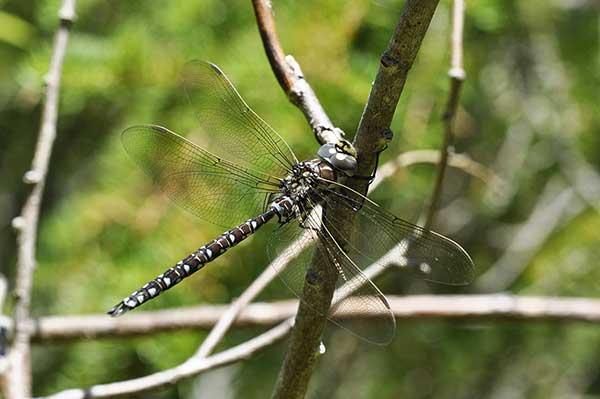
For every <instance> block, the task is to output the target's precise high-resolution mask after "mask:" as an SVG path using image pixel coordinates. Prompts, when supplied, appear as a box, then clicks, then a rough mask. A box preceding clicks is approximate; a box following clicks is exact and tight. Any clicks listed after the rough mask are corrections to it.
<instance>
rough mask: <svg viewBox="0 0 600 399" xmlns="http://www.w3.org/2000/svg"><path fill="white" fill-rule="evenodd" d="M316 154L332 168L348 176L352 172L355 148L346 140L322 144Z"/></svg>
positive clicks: (354, 164) (354, 163) (354, 165)
mask: <svg viewBox="0 0 600 399" xmlns="http://www.w3.org/2000/svg"><path fill="white" fill-rule="evenodd" d="M317 154H318V155H319V157H320V158H321V159H322V160H323V161H325V162H327V163H328V164H329V165H331V166H332V167H333V168H334V169H336V170H339V171H341V172H343V173H345V174H347V175H350V176H351V175H353V174H354V170H355V169H356V150H355V149H354V147H352V144H350V143H349V142H348V141H346V140H342V141H338V142H337V143H327V144H323V145H322V146H321V148H319V151H317Z"/></svg>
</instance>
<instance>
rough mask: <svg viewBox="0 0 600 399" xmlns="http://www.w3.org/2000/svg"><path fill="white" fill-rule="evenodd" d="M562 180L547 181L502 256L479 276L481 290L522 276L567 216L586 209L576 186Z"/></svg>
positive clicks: (497, 287)
mask: <svg viewBox="0 0 600 399" xmlns="http://www.w3.org/2000/svg"><path fill="white" fill-rule="evenodd" d="M561 180H562V179H560V178H554V179H551V180H550V181H549V182H548V183H546V186H545V188H544V190H543V192H542V193H541V194H540V196H539V198H538V201H537V203H536V204H535V207H534V209H533V210H532V211H531V214H530V216H529V219H528V220H527V221H525V222H524V223H523V224H522V225H521V226H519V227H518V229H517V230H516V232H514V233H512V234H511V235H510V236H511V240H510V243H509V244H508V246H507V247H506V250H505V251H504V253H503V254H502V256H501V257H500V259H498V260H497V261H496V263H494V265H492V267H490V268H489V269H488V270H487V271H486V272H485V273H484V274H482V275H481V276H480V277H479V278H478V279H477V284H476V285H477V289H478V290H479V291H483V292H495V291H500V290H505V289H507V288H508V287H509V286H510V285H511V284H512V283H514V282H515V281H516V280H517V279H518V278H519V276H521V274H522V273H523V271H524V270H525V268H526V267H527V265H528V264H529V261H530V259H531V258H532V257H533V255H535V254H536V253H537V252H538V251H539V249H540V248H541V247H542V245H543V244H544V243H545V242H546V241H547V240H548V237H550V234H552V232H554V231H555V230H556V229H557V228H558V226H559V225H560V223H561V222H564V219H565V217H573V215H576V214H577V213H579V212H580V211H582V210H583V209H585V207H584V206H583V204H582V203H581V201H579V200H577V197H576V196H575V191H574V190H573V188H571V187H566V188H565V187H564V186H565V185H564V183H562V182H561Z"/></svg>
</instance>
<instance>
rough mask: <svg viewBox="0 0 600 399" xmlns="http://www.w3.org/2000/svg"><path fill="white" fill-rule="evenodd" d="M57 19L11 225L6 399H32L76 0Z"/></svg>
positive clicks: (67, 0)
mask: <svg viewBox="0 0 600 399" xmlns="http://www.w3.org/2000/svg"><path fill="white" fill-rule="evenodd" d="M58 16H59V18H60V26H59V28H58V31H57V32H56V35H55V38H54V48H53V52H52V59H51V60H50V68H49V72H48V75H47V76H46V82H45V83H46V95H45V104H44V108H43V111H42V120H41V126H40V130H39V135H38V142H37V145H36V149H35V154H34V157H33V161H32V166H31V169H30V170H29V171H28V172H26V173H25V175H24V177H23V180H24V182H25V183H26V184H30V185H31V191H30V193H29V195H28V197H27V199H26V201H25V204H24V205H23V209H22V211H21V215H20V216H18V217H16V218H15V219H14V220H13V223H12V224H13V227H14V228H15V230H16V232H17V277H16V281H15V296H16V301H15V338H14V342H13V344H12V346H11V348H10V353H9V355H8V363H9V364H8V368H7V370H6V372H7V374H6V375H5V382H6V384H5V394H6V397H7V398H25V397H30V396H31V359H30V355H31V354H30V352H31V348H30V338H31V332H30V330H29V329H28V327H27V326H28V321H29V308H30V304H31V287H32V282H33V272H34V270H35V266H36V259H35V258H36V255H35V249H36V241H37V230H38V221H39V214H40V206H41V202H42V196H43V192H44V185H45V181H46V175H47V172H48V165H49V162H50V154H51V153H52V145H53V143H54V139H55V137H56V121H57V118H58V95H59V88H60V78H61V72H62V65H63V59H64V56H65V51H66V47H67V40H68V35H69V29H70V27H71V24H72V23H73V21H74V19H75V0H63V3H62V5H61V8H60V10H59V12H58Z"/></svg>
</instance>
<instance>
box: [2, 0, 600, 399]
mask: <svg viewBox="0 0 600 399" xmlns="http://www.w3.org/2000/svg"><path fill="white" fill-rule="evenodd" d="M274 3H275V4H274V7H275V10H276V21H277V23H278V29H279V33H280V36H281V40H282V43H283V45H284V48H285V49H286V51H288V52H289V53H291V54H293V55H294V56H295V57H296V59H297V60H298V61H299V62H300V64H301V65H302V67H303V70H304V73H305V75H306V76H307V78H308V79H309V81H310V83H311V84H312V85H313V87H314V89H315V91H316V92H317V93H318V95H319V98H320V99H321V101H322V103H323V105H324V107H325V109H326V110H327V111H328V113H329V115H330V116H331V117H332V119H333V120H334V122H335V123H336V124H337V125H338V126H340V127H341V128H343V129H344V130H345V131H346V132H348V134H349V135H350V136H352V135H353V132H354V129H355V128H356V126H357V124H358V121H359V118H360V115H361V111H362V108H363V106H364V104H365V101H366V99H367V96H368V93H369V89H370V82H371V81H372V79H373V77H374V75H375V72H376V70H377V67H378V59H379V55H380V54H381V53H382V51H383V49H384V48H385V46H386V44H387V40H388V38H389V36H390V34H391V32H392V30H393V28H394V26H395V23H396V21H397V18H398V16H399V14H400V9H401V2H397V1H394V0H371V1H343V0H329V1H316V0H306V1H302V2H300V1H292V0H282V1H276V2H274ZM59 6H60V1H59V0H0V7H1V8H0V76H2V79H1V80H0V270H1V271H2V272H3V273H4V274H5V275H7V276H8V277H9V279H10V281H13V278H14V255H15V250H14V236H13V234H12V232H11V230H10V220H11V218H12V217H14V216H15V215H17V214H18V211H19V207H20V205H21V203H22V201H23V198H24V195H25V191H24V187H23V185H22V183H21V180H20V179H21V176H22V174H23V173H24V171H26V170H27V168H28V166H29V164H30V161H31V156H32V152H33V148H34V143H35V139H36V134H37V130H38V126H39V120H40V110H41V96H42V91H43V87H42V82H43V78H44V74H45V73H46V72H47V70H48V64H49V59H50V54H51V49H52V35H53V33H54V32H55V30H56V27H57V23H58V21H57V17H56V13H57V10H58V9H59ZM449 7H450V3H449V2H446V1H444V2H442V3H441V4H440V6H439V8H438V11H437V13H436V16H435V18H434V21H433V23H432V25H431V27H430V30H429V32H428V33H427V36H426V39H425V42H424V44H423V47H422V49H421V51H420V54H419V57H418V60H417V63H416V65H415V66H414V68H413V70H412V71H411V74H410V77H409V82H408V84H407V86H406V88H405V91H404V94H403V96H402V99H401V101H400V105H399V107H398V110H397V112H396V117H395V121H394V124H393V126H392V128H393V130H394V132H395V138H394V140H393V142H392V143H391V145H390V147H389V149H388V150H387V151H386V152H385V153H384V154H383V156H382V163H385V161H387V160H389V159H391V158H393V157H395V156H397V155H398V154H400V153H401V152H403V151H407V150H414V149H426V148H437V146H438V145H439V144H440V142H441V130H442V125H441V122H440V118H441V114H442V111H443V107H444V102H445V98H446V93H447V90H448V79H447V75H446V72H447V69H448V63H449V61H448V58H449V28H450V27H449V11H450V10H449ZM77 14H78V19H77V21H76V24H75V25H74V26H73V29H72V32H71V35H70V41H69V46H68V52H67V56H66V59H65V64H64V71H63V77H62V86H61V97H60V116H59V121H58V132H59V134H58V138H57V141H56V145H55V150H54V153H53V157H52V164H51V169H50V175H49V181H48V185H47V188H46V195H45V198H44V206H43V213H42V220H41V226H40V238H39V245H38V248H39V250H38V260H39V267H38V269H37V272H36V275H35V286H34V297H33V309H32V312H33V315H34V316H42V315H50V314H83V313H100V312H103V311H105V310H107V309H108V308H109V307H110V306H112V305H113V304H114V303H115V302H116V301H118V300H119V299H120V298H121V297H123V296H124V295H126V294H128V293H129V292H130V291H131V290H133V289H135V288H138V286H139V285H140V284H141V283H144V282H145V281H147V280H148V279H150V278H153V277H154V276H155V275H156V274H158V273H160V272H162V270H163V269H164V268H166V267H168V266H170V265H171V264H173V263H174V262H176V261H177V260H179V258H181V257H182V256H184V255H186V254H188V253H189V252H190V251H191V250H193V249H195V248H197V247H198V246H199V245H201V244H202V243H204V242H206V241H209V240H211V239H212V238H213V236H214V235H215V234H218V233H220V232H221V231H220V229H219V228H216V227H213V226H211V225H209V224H208V223H205V222H203V221H199V220H197V219H195V218H193V217H191V216H190V215H188V214H186V213H185V212H184V211H182V210H180V209H177V208H176V207H175V206H173V205H172V204H171V203H170V202H169V201H168V200H167V199H165V197H164V196H163V195H162V194H161V193H160V192H159V191H157V189H156V188H155V187H153V186H151V184H150V182H149V181H148V179H147V178H146V177H145V175H144V174H143V173H141V172H140V171H139V170H138V169H136V167H135V166H134V164H133V162H132V161H131V160H129V159H128V158H127V157H126V155H125V152H124V151H123V149H122V147H121V145H120V142H119V133H120V132H121V131H122V130H123V129H124V128H125V127H127V126H129V125H132V124H135V123H157V124H161V125H164V126H168V127H170V128H171V129H173V130H175V131H178V132H180V133H181V134H184V135H186V134H187V133H188V132H189V131H190V130H191V129H192V126H193V124H194V120H193V117H194V116H193V113H192V111H191V110H190V109H189V107H188V106H187V104H186V103H185V100H184V98H183V96H182V94H181V93H180V91H179V89H178V85H177V81H178V80H177V74H178V70H179V68H180V67H181V66H182V65H183V64H184V63H185V62H187V61H189V60H190V59H206V60H210V61H212V62H215V63H217V64H218V65H219V66H220V67H221V68H222V69H223V70H224V71H225V72H226V73H227V75H228V76H229V77H230V79H231V80H232V81H233V82H234V84H235V85H236V87H237V88H238V90H239V91H240V92H241V93H242V95H243V96H244V98H245V99H246V101H247V102H248V103H249V104H250V105H251V106H252V107H253V108H254V110H255V111H256V112H257V113H258V114H259V115H261V116H262V117H263V118H264V119H265V120H266V121H268V122H269V123H270V124H271V125H272V126H273V127H274V128H275V129H276V130H277V131H279V132H280V133H281V134H282V135H283V136H284V137H285V139H286V140H287V141H288V142H289V143H290V146H291V147H292V148H293V149H294V151H295V152H296V153H297V154H298V155H299V157H300V158H307V157H310V156H311V155H312V154H314V153H315V151H316V149H317V148H318V145H317V143H316V142H315V140H314V138H313V137H312V134H311V132H310V131H309V129H308V128H307V125H306V123H305V122H304V120H303V117H302V115H301V114H300V113H299V112H298V111H297V110H296V109H295V108H294V107H293V106H292V105H291V104H290V103H288V101H287V100H286V98H285V96H284V94H283V93H282V91H281V89H280V88H279V86H278V85H277V82H276V80H275V78H274V76H273V74H272V73H271V71H270V68H269V65H268V62H267V60H266V58H265V56H264V52H263V49H262V44H261V42H260V39H259V35H258V32H257V29H256V26H255V20H254V14H253V10H252V7H251V4H250V2H249V1H247V0H246V1H242V0H228V1H225V2H224V1H217V0H202V1H139V0H131V1H116V0H102V1H100V0H79V1H78V2H77ZM599 38H600V17H599V16H598V6H597V4H596V3H595V2H594V1H592V0H587V1H586V0H583V1H572V2H559V1H554V2H545V1H538V0H534V1H515V0H509V1H500V0H481V1H477V2H475V1H473V2H468V11H467V16H466V27H465V43H464V46H465V69H466V71H467V80H466V83H465V85H464V90H463V93H462V97H461V109H460V113H459V116H458V121H457V130H458V137H457V139H456V143H455V145H456V151H457V152H466V153H468V154H470V155H471V157H472V158H473V159H475V160H477V161H479V162H481V163H482V164H484V165H487V166H490V167H493V168H494V169H495V170H496V171H497V172H498V173H500V174H501V175H502V176H504V177H505V178H506V183H507V184H506V186H504V187H502V188H501V189H500V190H499V189H495V190H494V189H492V188H490V187H489V186H488V185H486V183H485V182H482V181H481V180H477V179H474V178H470V177H468V176H466V175H465V174H464V173H462V172H457V171H456V170H452V171H451V172H450V174H449V177H448V180H447V182H446V190H445V191H446V194H445V196H444V198H443V202H444V204H445V205H448V206H449V207H448V208H447V209H446V211H443V212H442V213H440V216H439V217H438V224H437V229H438V230H440V231H441V232H443V233H447V234H450V235H451V236H452V237H453V238H455V239H456V240H457V241H459V242H460V243H461V244H463V246H464V247H465V248H467V250H468V251H469V252H470V253H471V254H472V256H473V258H474V260H475V263H476V265H477V268H478V272H479V273H483V272H485V270H486V269H488V268H489V267H491V266H492V265H493V264H494V263H495V262H496V261H497V260H498V259H499V258H500V257H501V256H502V255H503V254H504V253H505V251H506V248H507V246H508V243H509V242H510V238H511V237H513V236H514V234H515V232H516V231H517V230H518V229H519V227H520V226H521V224H522V223H523V222H524V221H526V220H527V219H528V218H529V217H530V215H531V213H532V211H533V210H534V208H535V206H536V205H537V204H538V202H539V201H540V196H541V193H547V194H548V193H549V195H546V196H545V197H544V198H553V197H558V196H559V195H563V194H564V191H563V190H571V191H569V193H570V196H567V197H566V198H567V201H566V203H567V204H569V205H568V206H566V207H565V210H564V213H561V222H560V223H559V224H558V227H557V228H556V229H555V230H554V231H553V232H552V234H551V235H550V236H549V237H548V238H547V240H545V241H544V243H543V245H541V246H540V247H536V248H535V250H534V251H533V253H531V254H529V255H530V256H529V255H528V254H527V250H526V249H520V250H517V251H516V252H514V253H511V256H514V259H515V262H516V263H518V262H520V260H519V259H521V258H518V257H519V256H524V258H522V259H523V260H522V263H523V264H524V266H526V267H525V268H524V270H523V272H522V273H521V274H519V276H518V278H517V279H516V280H515V281H514V282H512V283H511V284H510V285H509V286H508V287H502V289H506V290H509V291H511V292H514V293H519V294H529V295H577V296H592V297H593V296H597V295H598V293H599V292H600V285H599V284H600V283H599V281H600V268H599V266H600V265H599V264H598V259H600V249H599V246H598V231H599V229H600V220H599V217H598V214H597V213H596V211H595V210H594V206H596V207H597V206H598V198H599V197H598V195H597V192H596V194H594V193H593V192H592V194H594V195H595V196H594V195H592V198H593V199H595V202H594V200H592V201H590V200H589V198H588V201H584V200H583V199H582V197H581V195H580V193H578V192H575V191H573V189H572V188H571V187H572V185H573V184H575V179H574V178H573V176H574V175H573V174H572V173H569V171H570V170H571V169H570V168H571V167H572V169H577V168H578V167H579V166H581V165H586V166H587V167H588V168H589V170H590V171H591V172H593V171H595V170H597V169H598V167H599V166H600V156H599V155H598V154H599V151H598V149H599V147H600V135H599V134H598V131H599V127H600V106H599V91H598V88H599V87H600V72H599V71H600V46H599V43H598V41H599ZM507 143H508V144H507ZM507 146H508V147H507ZM502 149H504V150H502ZM502 151H504V152H502ZM507 154H508V156H506V155H507ZM513 155H514V156H513ZM504 172H506V173H504ZM593 173H595V172H593ZM433 177H434V168H433V167H432V166H431V165H422V166H415V167H411V168H408V169H405V170H401V171H399V172H398V173H397V174H395V175H394V176H393V177H392V178H390V179H388V180H387V181H386V182H385V183H384V184H383V185H382V186H381V187H380V188H378V189H377V190H376V191H375V192H374V193H373V198H374V199H375V200H377V201H379V202H380V203H381V204H382V205H384V206H385V207H387V208H388V209H390V210H392V211H393V212H394V213H395V214H397V215H399V216H402V217H404V218H406V219H409V220H413V221H415V220H416V219H417V217H418V215H419V213H420V212H421V210H422V209H424V206H425V204H426V202H427V200H428V198H429V195H430V192H431V189H432V186H433V181H434V178H433ZM592 177H594V178H595V176H593V175H592ZM594 178H592V179H588V180H584V181H583V183H582V185H583V186H584V187H589V188H590V190H593V188H594V186H592V185H591V183H590V182H595V181H596V180H594ZM553 190H554V191H553ZM553 193H556V195H553ZM565 195H566V194H565ZM596 209H597V208H596ZM548 212H549V211H548ZM543 219H544V218H542V222H543ZM267 239H268V233H266V232H262V233H260V234H258V235H257V236H256V237H253V238H252V239H251V240H249V241H248V242H246V243H244V244H243V245H241V246H240V247H239V248H236V249H235V250H232V251H231V252H230V253H228V254H227V256H224V257H223V258H222V259H219V260H218V261H217V262H215V264H211V265H210V267H207V269H206V270H205V271H203V272H202V273H199V274H198V275H196V276H194V278H191V279H189V281H186V282H185V283H183V284H181V285H180V286H178V287H177V289H174V290H173V291H170V292H169V293H168V294H165V295H163V296H161V297H160V298H158V299H157V300H154V301H152V302H150V303H148V304H147V305H145V308H146V309H159V308H161V309H162V308H168V307H175V306H179V305H192V304H198V303H227V302H229V301H230V300H231V299H232V298H234V297H236V296H238V295H239V294H240V293H241V292H242V291H243V290H244V288H245V287H246V286H247V285H248V284H249V283H250V282H251V281H252V280H253V278H254V277H255V276H256V275H257V274H258V273H259V272H260V270H261V269H262V268H263V267H264V266H265V265H266V264H267V259H266V256H265V250H264V248H265V245H266V241H267ZM378 283H379V284H380V286H381V287H383V289H384V292H386V293H390V294H393V293H396V294H398V293H406V292H410V293H414V292H428V291H434V292H448V293H449V292H463V291H464V292H477V290H478V288H477V286H476V285H475V286H474V287H471V288H467V289H464V290H462V291H459V290H456V289H448V288H444V287H441V288H440V287H433V286H431V287H426V286H421V285H417V286H416V287H415V285H414V284H409V283H408V282H407V281H406V280H405V279H404V278H403V277H402V276H400V277H398V276H396V275H393V276H387V277H386V278H384V279H382V281H379V282H378ZM285 295H286V291H285V290H284V289H283V288H282V287H281V286H280V285H277V284H274V287H272V288H270V289H269V290H268V292H266V293H265V294H264V295H263V297H261V299H262V300H269V299H273V298H277V297H282V296H285ZM257 333H259V331H258V330H249V329H242V330H236V331H233V332H232V333H231V335H230V336H228V338H227V341H226V342H225V343H224V344H223V346H226V345H233V344H235V343H236V342H241V341H243V340H245V339H248V338H250V337H251V336H253V335H256V334H257ZM204 336H205V332H202V331H193V332H180V333H168V334H166V333H165V334H158V335H154V336H150V337H144V338H135V339H132V340H129V339H122V340H101V341H83V342H78V343H52V344H44V345H37V346H36V347H35V353H34V372H35V375H34V381H35V388H34V389H35V394H36V395H45V394H50V393H52V392H55V391H57V390H61V389H66V388H71V387H85V386H89V385H92V384H95V383H102V382H110V381H114V380H121V379H126V378H132V377H136V376H142V375H145V374H147V373H150V372H153V371H157V370H161V369H164V368H167V367H170V366H173V365H175V364H177V363H178V362H181V361H182V360H184V359H185V358H186V357H188V356H189V355H191V354H192V353H193V351H194V350H195V348H196V347H197V345H198V344H199V343H200V342H201V341H202V339H203V338H204ZM324 342H325V345H326V346H327V348H328V350H327V353H326V355H325V356H323V357H322V359H321V360H320V362H319V366H318V368H317V370H316V372H315V376H314V380H313V382H312V385H311V396H312V397H315V398H317V397H318V398H334V397H335V398H388V397H389V398H392V397H394V398H397V397H407V398H428V397H435V398H549V397H556V398H563V397H571V396H572V397H584V396H585V397H586V398H593V397H600V364H599V363H598V361H597V359H598V357H599V355H600V330H599V329H598V327H597V326H594V325H587V324H559V323H540V322H536V323H516V322H511V323H505V322H488V321H477V322H473V321H472V322H466V321H465V322H445V321H432V320H412V321H404V320H399V322H398V331H397V336H396V338H395V340H394V342H393V343H392V345H391V346H389V347H386V348H380V347H375V346H370V345H368V344H365V343H362V342H360V341H357V340H356V339H355V338H354V337H352V336H350V335H348V334H346V333H344V332H343V331H340V330H338V329H335V328H333V327H330V328H328V331H327V334H326V336H325V337H324ZM284 351H285V344H284V343H282V344H279V345H276V346H274V347H272V348H270V349H268V350H267V351H265V352H263V353H261V354H260V355H259V356H257V357H255V358H253V359H251V360H249V361H247V362H244V363H241V364H238V365H235V366H232V367H228V368H225V369H223V370H218V371H214V372H211V373H207V374H205V375H202V376H200V377H199V378H197V379H192V380H189V381H185V382H183V383H181V384H179V385H177V386H175V387H171V388H167V389H164V390H162V391H159V392H154V393H152V394H148V395H146V396H145V397H156V398H175V397H182V398H189V397H207V398H208V397H211V398H212V397H219V398H234V397H244V398H264V397H268V396H269V394H270V392H271V389H272V386H273V383H274V381H275V378H276V376H277V372H278V369H279V366H280V364H281V361H282V358H283V354H284ZM199 395H201V396H199Z"/></svg>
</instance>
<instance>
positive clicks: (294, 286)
mask: <svg viewBox="0 0 600 399" xmlns="http://www.w3.org/2000/svg"><path fill="white" fill-rule="evenodd" d="M306 214H307V216H306V217H305V219H304V221H303V222H299V221H297V220H293V221H290V222H289V223H287V224H285V225H283V226H280V227H279V228H278V229H276V230H275V231H274V233H273V235H272V238H271V241H270V242H269V246H268V252H269V256H270V257H271V258H272V259H275V258H276V257H277V256H281V254H288V255H289V259H290V260H289V263H288V265H287V267H286V268H285V269H283V270H278V271H279V272H280V274H279V276H280V277H281V279H282V280H283V282H284V283H285V285H286V286H287V287H288V288H289V289H290V290H291V291H292V292H293V293H294V294H295V295H296V296H297V297H298V298H300V299H302V290H303V285H304V280H305V275H306V271H307V267H308V265H310V264H311V262H312V261H313V260H314V259H315V257H319V259H320V260H321V261H323V262H325V264H326V267H328V268H330V269H329V270H333V271H335V272H336V273H337V274H338V279H337V282H336V294H335V295H334V303H333V304H332V307H331V309H330V311H329V313H328V316H327V317H328V319H329V320H330V321H332V322H333V323H335V324H337V325H338V326H340V327H342V328H344V329H346V330H348V331H350V332H351V333H353V334H354V335H356V336H358V337H360V338H362V339H364V340H366V341H368V342H371V343H375V344H380V345H385V344H387V343H389V342H390V341H391V340H392V338H393V336H394V332H395V327H396V322H395V319H394V315H393V313H392V312H391V310H390V307H389V304H388V302H387V300H386V298H385V296H384V295H383V294H382V293H381V292H380V291H379V289H378V288H377V287H376V286H375V284H373V282H372V281H371V280H369V279H368V278H367V277H366V276H365V275H364V274H363V273H362V272H361V271H360V270H359V269H358V267H357V266H356V265H355V264H354V263H353V262H352V260H351V259H350V258H349V257H348V256H347V255H346V254H345V253H344V252H343V251H342V250H341V249H340V247H339V246H338V245H337V243H336V242H335V240H334V239H333V237H332V236H331V234H329V232H328V230H327V229H326V228H325V227H324V226H322V225H321V216H320V214H319V212H316V213H311V214H308V213H306ZM274 265H275V267H276V268H277V267H281V264H280V263H277V262H274ZM342 297H343V298H342ZM339 299H343V300H342V301H340V302H338V303H336V301H337V300H339ZM315 311H316V312H318V310H316V309H315ZM350 313H352V314H356V313H362V314H368V315H369V318H368V319H366V320H362V321H356V320H354V321H353V320H351V319H349V318H348V316H349V314H350Z"/></svg>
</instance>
